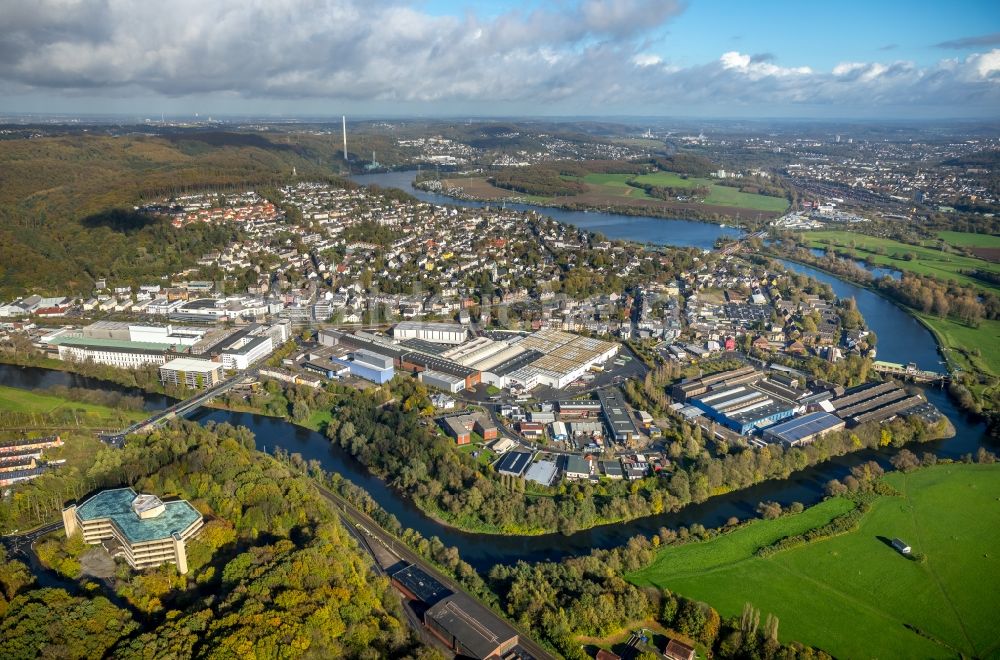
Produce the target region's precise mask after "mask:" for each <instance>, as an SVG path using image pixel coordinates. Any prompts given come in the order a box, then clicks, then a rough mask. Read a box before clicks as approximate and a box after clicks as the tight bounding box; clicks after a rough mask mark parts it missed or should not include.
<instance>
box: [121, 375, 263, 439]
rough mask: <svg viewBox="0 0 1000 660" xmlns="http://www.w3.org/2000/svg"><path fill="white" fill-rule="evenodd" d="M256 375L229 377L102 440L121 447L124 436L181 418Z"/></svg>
mask: <svg viewBox="0 0 1000 660" xmlns="http://www.w3.org/2000/svg"><path fill="white" fill-rule="evenodd" d="M257 374H258V369H256V368H254V369H248V370H246V371H242V372H240V373H238V374H236V375H235V376H231V377H230V378H228V379H226V380H224V381H222V382H221V383H219V384H218V385H216V386H215V387H213V388H211V389H208V390H205V391H204V392H202V393H200V394H196V395H194V396H192V397H191V398H189V399H185V400H184V401H178V402H177V403H175V404H174V405H172V406H170V407H169V408H166V409H164V410H158V411H157V412H156V413H154V414H153V415H152V416H151V417H149V418H147V419H144V420H143V421H141V422H136V423H135V424H133V425H131V426H129V427H128V428H126V429H124V430H122V431H119V432H118V433H109V434H104V435H102V439H103V440H104V441H105V442H107V443H108V444H110V445H112V446H115V447H121V446H122V445H124V443H125V436H127V435H129V434H131V433H135V432H137V431H140V430H142V429H145V428H149V427H154V426H158V425H159V424H162V423H163V422H166V421H169V420H171V419H173V418H174V417H182V416H184V415H186V414H188V413H189V412H191V411H192V410H196V409H198V408H200V407H201V406H203V405H205V404H206V403H208V402H209V401H211V400H212V399H214V398H215V397H217V396H219V395H221V394H225V393H226V392H228V391H229V390H231V389H233V388H234V387H236V386H237V385H239V384H240V383H242V382H244V381H245V380H246V379H247V378H256V376H257Z"/></svg>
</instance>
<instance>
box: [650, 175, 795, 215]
mask: <svg viewBox="0 0 1000 660" xmlns="http://www.w3.org/2000/svg"><path fill="white" fill-rule="evenodd" d="M635 180H636V183H649V184H652V185H654V186H669V187H672V188H695V187H698V186H707V187H708V189H709V194H708V197H706V198H705V203H706V204H714V205H716V206H733V207H738V208H743V209H752V210H754V211H773V212H781V211H784V210H785V209H787V208H788V200H786V199H784V198H781V197H770V196H768V195H755V194H752V193H745V192H740V190H739V188H733V187H730V186H720V185H719V184H717V183H714V182H713V181H712V180H711V179H700V178H696V177H690V178H688V179H682V178H681V177H680V175H678V174H674V173H673V172H654V173H652V174H643V175H641V176H637V177H636V178H635Z"/></svg>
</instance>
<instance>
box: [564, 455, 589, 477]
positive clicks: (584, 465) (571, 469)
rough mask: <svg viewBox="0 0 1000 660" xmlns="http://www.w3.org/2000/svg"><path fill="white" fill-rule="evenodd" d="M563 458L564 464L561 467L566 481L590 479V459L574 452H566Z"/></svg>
mask: <svg viewBox="0 0 1000 660" xmlns="http://www.w3.org/2000/svg"><path fill="white" fill-rule="evenodd" d="M565 459H566V465H565V467H564V468H563V475H564V476H565V477H566V480H567V481H576V480H578V479H590V475H591V474H592V469H591V468H592V465H591V462H590V461H588V460H587V459H585V458H583V457H582V456H577V455H576V454H567V455H566V456H565Z"/></svg>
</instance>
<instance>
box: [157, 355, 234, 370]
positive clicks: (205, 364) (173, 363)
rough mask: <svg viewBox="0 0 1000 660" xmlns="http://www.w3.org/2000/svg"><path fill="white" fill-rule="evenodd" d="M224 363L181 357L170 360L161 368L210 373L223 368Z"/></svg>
mask: <svg viewBox="0 0 1000 660" xmlns="http://www.w3.org/2000/svg"><path fill="white" fill-rule="evenodd" d="M221 368H222V365H221V364H219V363H218V362H212V361H211V360H200V359H198V358H189V357H179V358H174V359H173V360H170V361H169V362H167V363H166V364H164V365H162V366H161V367H160V369H168V370H170V369H172V370H174V371H196V372H198V373H210V372H212V371H215V370H216V369H221Z"/></svg>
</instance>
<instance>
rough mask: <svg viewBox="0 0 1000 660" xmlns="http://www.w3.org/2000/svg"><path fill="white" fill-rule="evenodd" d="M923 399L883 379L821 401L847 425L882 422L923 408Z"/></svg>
mask: <svg viewBox="0 0 1000 660" xmlns="http://www.w3.org/2000/svg"><path fill="white" fill-rule="evenodd" d="M926 403H927V402H926V401H925V400H924V398H923V397H921V396H919V395H917V394H910V393H909V392H907V391H906V390H905V389H903V388H902V387H900V386H899V385H897V384H895V383H889V382H886V383H867V384H865V385H860V386H858V387H852V388H851V389H849V390H847V391H846V392H844V395H843V396H840V397H837V398H835V399H831V400H830V401H828V402H823V405H824V409H826V410H828V411H829V412H832V413H833V414H835V415H836V416H837V417H840V418H841V419H843V420H844V421H845V422H847V425H848V426H857V425H858V424H864V423H865V422H883V421H886V420H888V419H892V418H893V417H895V416H896V415H905V414H907V413H909V412H910V411H911V410H916V409H918V408H920V409H922V410H923V409H925V404H926Z"/></svg>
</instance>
